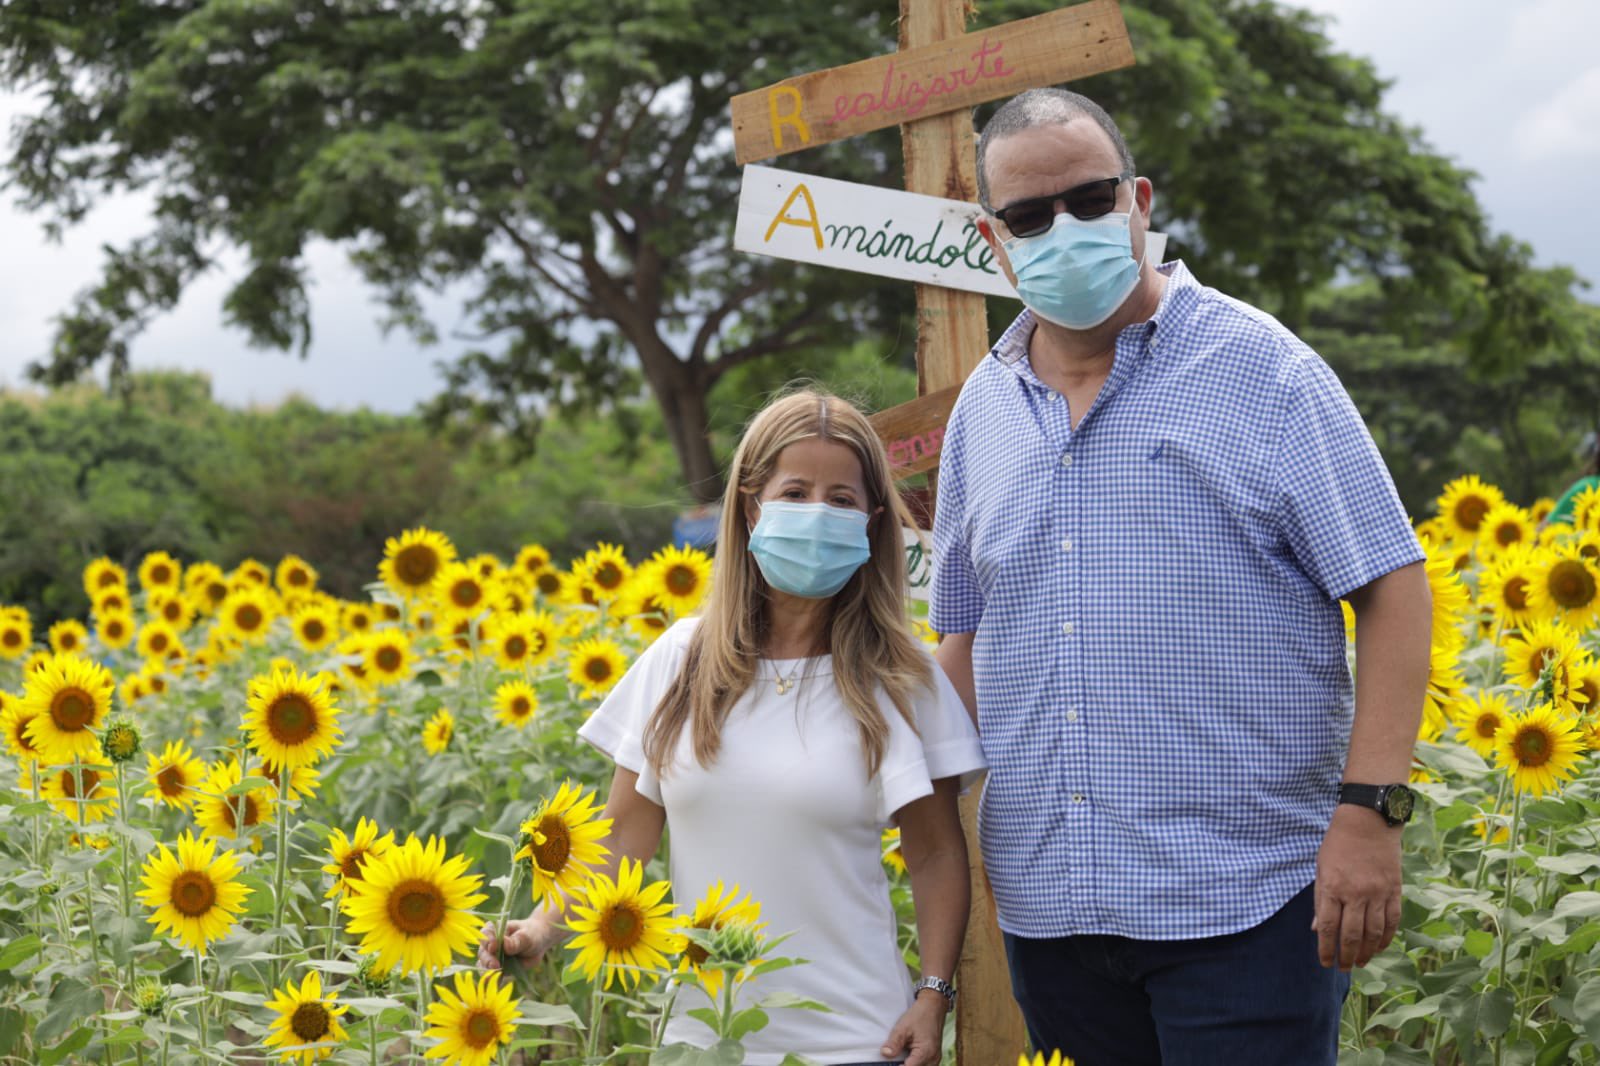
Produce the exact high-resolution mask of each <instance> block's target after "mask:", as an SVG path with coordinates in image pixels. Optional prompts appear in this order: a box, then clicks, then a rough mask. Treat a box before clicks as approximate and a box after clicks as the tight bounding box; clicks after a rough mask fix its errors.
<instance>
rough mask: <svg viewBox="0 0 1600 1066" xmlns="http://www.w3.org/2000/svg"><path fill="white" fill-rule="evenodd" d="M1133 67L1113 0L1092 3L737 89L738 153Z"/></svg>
mask: <svg viewBox="0 0 1600 1066" xmlns="http://www.w3.org/2000/svg"><path fill="white" fill-rule="evenodd" d="M1133 63H1134V56H1133V45H1132V43H1131V42H1130V41H1129V40H1128V27H1127V25H1126V24H1125V23H1124V22H1123V20H1122V10H1121V8H1120V7H1119V6H1118V5H1117V2H1116V0H1089V2H1088V3H1083V4H1075V5H1073V6H1072V7H1066V8H1061V9H1059V10H1056V11H1051V12H1048V13H1046V14H1043V15H1035V16H1034V17H1033V18H1026V19H1019V20H1017V21H1016V22H1008V23H1005V24H1004V25H1002V26H995V27H992V28H990V29H987V30H978V31H974V32H972V33H967V34H963V35H961V36H959V37H952V38H950V39H948V40H944V41H940V42H938V43H936V44H930V45H925V46H923V47H920V48H911V49H905V50H902V51H899V52H893V53H890V54H888V55H882V56H875V57H873V58H871V59H863V60H861V61H860V62H857V63H851V64H848V65H846V66H842V67H831V68H829V69H827V70H818V71H812V72H811V73H809V74H801V75H799V76H797V77H793V78H789V79H788V80H786V81H781V82H778V83H777V84H775V85H769V86H767V87H766V88H763V89H756V90H755V91H753V92H748V93H740V94H739V95H738V96H735V97H734V98H733V101H732V112H733V146H734V157H735V158H736V159H737V160H738V161H739V162H740V163H753V162H758V161H760V160H762V159H771V158H773V157H775V156H779V155H784V154H786V153H789V152H797V151H799V150H801V149H802V148H814V147H816V146H817V145H820V144H828V143H830V142H832V141H839V140H844V139H845V138H847V137H855V136H858V135H860V134H863V133H868V132H870V131H872V130H878V129H883V128H885V127H887V126H896V125H900V124H902V123H906V122H913V121H915V120H917V119H920V118H927V117H929V116H931V115H938V114H943V113H944V112H947V111H957V110H960V109H962V108H969V107H973V106H974V105H977V104H981V103H984V102H985V101H988V100H998V99H999V98H1001V97H1003V96H1012V95H1014V94H1016V93H1019V92H1021V91H1022V90H1024V89H1033V88H1038V87H1041V86H1047V85H1059V84H1061V83H1062V82H1067V81H1072V80H1074V79H1077V78H1084V77H1088V76H1089V75H1091V74H1099V73H1102V72H1104V71H1108V70H1117V69H1119V68H1121V67H1128V66H1132V65H1133Z"/></svg>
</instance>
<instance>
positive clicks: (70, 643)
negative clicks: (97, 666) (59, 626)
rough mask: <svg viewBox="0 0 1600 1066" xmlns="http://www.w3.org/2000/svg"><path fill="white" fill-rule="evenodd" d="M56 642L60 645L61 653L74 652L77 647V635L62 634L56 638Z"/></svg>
mask: <svg viewBox="0 0 1600 1066" xmlns="http://www.w3.org/2000/svg"><path fill="white" fill-rule="evenodd" d="M56 641H57V643H59V644H60V645H61V650H62V651H74V650H76V649H77V647H78V634H76V633H62V634H61V635H60V636H58V637H56Z"/></svg>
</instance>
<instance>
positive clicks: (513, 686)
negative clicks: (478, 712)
mask: <svg viewBox="0 0 1600 1066" xmlns="http://www.w3.org/2000/svg"><path fill="white" fill-rule="evenodd" d="M538 709H539V694H538V693H536V692H534V691H533V686H532V685H530V684H528V683H527V682H526V681H507V682H506V683H505V684H503V685H501V686H500V687H499V688H497V689H495V690H494V711H495V714H494V716H495V718H496V719H497V720H499V721H501V722H504V723H505V724H506V725H508V726H511V727H513V728H515V729H521V728H522V727H523V726H525V725H527V724H528V723H529V722H531V721H533V714H534V712H535V711H537V710H538Z"/></svg>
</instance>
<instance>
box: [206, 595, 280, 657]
mask: <svg viewBox="0 0 1600 1066" xmlns="http://www.w3.org/2000/svg"><path fill="white" fill-rule="evenodd" d="M276 616H277V605H276V604H275V603H274V602H273V599H272V597H271V596H270V595H269V594H268V592H267V591H266V590H265V589H261V588H251V587H241V588H236V589H234V590H233V591H232V592H230V593H228V598H227V599H225V600H223V601H222V606H221V607H220V608H218V609H217V622H218V625H219V626H220V627H221V630H222V632H223V634H224V635H225V636H230V637H233V638H234V639H235V640H239V641H244V642H246V643H250V644H259V643H261V642H262V641H264V640H265V639H266V638H267V631H268V630H269V629H271V628H272V620H273V619H274V618H275V617H276Z"/></svg>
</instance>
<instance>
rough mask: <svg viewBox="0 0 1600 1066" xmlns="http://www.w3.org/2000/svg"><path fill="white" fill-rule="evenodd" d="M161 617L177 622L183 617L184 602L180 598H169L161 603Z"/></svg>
mask: <svg viewBox="0 0 1600 1066" xmlns="http://www.w3.org/2000/svg"><path fill="white" fill-rule="evenodd" d="M161 617H162V618H165V619H166V620H167V621H169V622H176V621H178V620H179V619H180V618H182V617H183V604H182V603H180V602H179V601H178V600H168V601H167V602H166V603H163V604H162V605H161Z"/></svg>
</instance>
